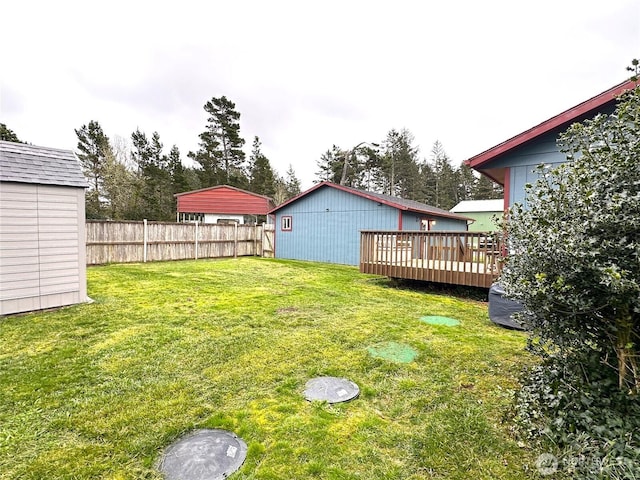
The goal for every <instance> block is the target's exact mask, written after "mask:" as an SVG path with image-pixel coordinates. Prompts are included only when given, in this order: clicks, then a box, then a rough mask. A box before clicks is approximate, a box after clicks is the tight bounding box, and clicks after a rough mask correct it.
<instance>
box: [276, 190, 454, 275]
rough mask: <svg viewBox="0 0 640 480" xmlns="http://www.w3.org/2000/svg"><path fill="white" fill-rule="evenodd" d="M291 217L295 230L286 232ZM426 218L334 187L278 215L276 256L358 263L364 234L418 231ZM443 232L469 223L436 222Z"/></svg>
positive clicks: (318, 191) (317, 193)
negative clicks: (284, 225)
mask: <svg viewBox="0 0 640 480" xmlns="http://www.w3.org/2000/svg"><path fill="white" fill-rule="evenodd" d="M282 217H290V218H291V230H283V229H282ZM423 218H425V216H424V215H421V214H417V213H412V212H406V211H405V212H403V211H400V210H398V209H397V208H394V207H391V206H389V205H385V204H383V203H381V202H377V201H374V200H370V199H367V198H363V197H361V196H358V195H354V194H351V193H349V192H345V191H343V190H339V189H335V188H320V189H317V190H315V191H312V192H311V193H309V194H307V195H305V196H304V197H301V198H299V199H298V200H296V201H295V202H291V203H290V204H288V205H285V206H284V207H282V208H280V209H279V210H278V211H277V212H276V224H275V228H276V257H277V258H287V259H295V260H309V261H316V262H327V263H337V264H344V265H358V264H359V261H360V231H361V230H370V229H385V230H397V229H398V228H399V226H400V223H401V224H402V230H419V229H420V224H421V220H422V219H423ZM437 225H438V229H442V230H446V229H451V230H461V229H465V228H466V222H465V221H460V220H455V219H444V218H443V219H441V218H438V219H437Z"/></svg>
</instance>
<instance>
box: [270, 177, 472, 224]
mask: <svg viewBox="0 0 640 480" xmlns="http://www.w3.org/2000/svg"><path fill="white" fill-rule="evenodd" d="M320 188H334V189H336V190H341V191H343V192H348V193H351V194H353V195H357V196H359V197H363V198H367V199H369V200H372V201H374V202H379V203H382V204H384V205H388V206H390V207H393V208H397V209H398V210H404V211H409V212H416V213H421V214H424V215H429V216H434V217H446V218H453V219H457V220H473V219H472V218H468V217H463V216H462V215H457V214H455V213H451V212H449V211H448V210H443V209H441V208H437V207H432V206H430V205H427V204H424V203H420V202H416V201H415V200H406V199H404V198H400V197H394V196H393V195H385V194H382V193H375V192H367V191H365V190H358V189H357V188H352V187H346V186H344V185H338V184H335V183H332V182H321V183H318V184H316V185H314V186H313V187H311V188H310V189H309V190H306V191H304V192H302V193H301V194H299V195H297V196H295V197H293V198H291V199H289V200H288V201H286V202H284V203H282V204H280V205H278V206H277V207H276V208H274V209H273V210H271V211H270V212H269V213H275V212H277V211H278V210H280V209H281V208H283V207H284V206H286V205H289V204H291V203H293V202H296V201H297V200H299V199H300V198H302V197H304V196H306V195H309V194H310V193H312V192H314V191H316V190H318V189H320Z"/></svg>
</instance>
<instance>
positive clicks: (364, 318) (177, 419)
mask: <svg viewBox="0 0 640 480" xmlns="http://www.w3.org/2000/svg"><path fill="white" fill-rule="evenodd" d="M88 283H89V285H88V286H89V294H90V296H91V297H92V298H93V299H94V300H95V303H92V304H86V305H79V306H74V307H69V308H64V309H60V310H57V311H52V312H44V313H36V314H29V315H23V316H13V317H8V318H2V319H0V478H3V479H4V478H11V479H14V478H15V479H18V478H19V479H23V478H24V479H57V478H65V479H72V478H73V479H94V478H105V479H125V478H161V475H160V474H159V473H158V471H157V470H156V462H157V460H158V458H159V455H160V453H161V451H162V449H163V448H164V447H165V446H167V445H168V444H170V443H171V442H172V441H173V440H175V439H176V438H178V437H180V436H181V435H183V434H185V433H187V432H189V431H191V430H193V429H197V428H223V429H228V430H231V431H233V432H235V433H236V434H237V435H239V436H241V437H242V438H243V439H244V440H245V442H246V443H247V445H248V447H249V450H248V455H247V460H246V461H245V463H244V465H243V466H242V468H241V469H240V470H239V471H238V472H236V473H235V474H233V475H232V477H231V479H233V480H236V479H283V480H286V479H308V478H322V479H371V480H374V479H375V480H379V479H398V480H400V479H403V480H406V479H427V478H434V479H474V480H479V479H492V480H493V479H526V478H537V477H536V476H535V475H534V472H535V468H534V466H533V464H534V462H535V457H536V454H535V452H530V451H528V450H527V449H523V448H519V447H518V446H517V445H516V442H515V441H514V440H513V439H512V438H511V437H510V436H509V434H508V430H509V427H508V425H505V424H503V423H502V416H503V412H504V411H505V408H506V407H507V406H508V404H509V402H510V399H511V395H512V391H513V389H514V388H516V386H517V384H516V379H517V375H518V372H519V370H520V367H521V365H523V364H524V362H526V361H529V360H528V357H527V355H526V354H525V353H524V352H523V348H524V345H525V337H524V335H523V334H522V333H519V332H514V331H509V330H505V329H502V328H499V327H497V326H495V325H493V324H492V323H491V322H490V321H489V320H488V316H487V306H486V304H484V303H481V302H477V301H472V300H464V299H458V298H453V297H450V296H446V295H443V294H430V293H426V292H425V291H419V290H417V289H399V288H394V287H393V286H392V285H391V283H390V282H389V281H388V280H386V279H383V278H378V277H373V276H368V275H361V274H360V273H358V271H357V269H355V268H353V267H345V266H336V265H326V264H317V263H307V262H293V261H279V260H267V259H260V258H242V259H238V260H218V261H206V260H201V261H185V262H167V263H153V264H135V265H110V266H104V267H93V268H90V269H89V270H88ZM425 315H442V316H447V317H452V318H455V319H458V320H460V321H461V325H460V326H454V327H448V326H432V325H428V324H426V323H424V322H421V321H420V317H422V316H425ZM384 342H397V343H401V344H406V345H408V346H410V347H411V348H413V349H414V350H415V352H416V353H417V357H416V358H415V359H414V360H413V361H412V362H410V363H401V362H398V361H395V362H394V361H390V360H387V359H382V358H376V357H373V356H372V355H371V354H370V353H369V351H368V348H370V347H378V348H379V347H381V346H382V345H383V344H384ZM320 375H330V376H339V377H347V378H349V379H350V380H352V381H354V382H356V383H357V384H358V385H359V386H360V390H361V394H360V396H359V397H358V398H357V399H355V400H353V401H352V402H348V403H341V404H334V405H328V404H326V403H321V402H313V403H310V402H307V401H306V400H304V398H303V397H302V392H303V390H304V385H305V382H306V381H307V380H309V379H310V378H312V377H315V376H320Z"/></svg>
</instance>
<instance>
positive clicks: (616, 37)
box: [0, 0, 640, 188]
mask: <svg viewBox="0 0 640 480" xmlns="http://www.w3.org/2000/svg"><path fill="white" fill-rule="evenodd" d="M3 17H4V19H5V20H3V28H2V30H1V31H0V40H1V42H2V45H10V47H9V48H7V49H6V54H5V56H4V59H3V66H2V69H1V70H0V122H3V123H6V124H7V125H8V126H9V128H11V129H13V130H14V131H15V132H16V133H17V134H18V136H20V137H21V138H23V139H25V140H27V141H30V142H32V143H35V144H42V145H48V146H54V147H62V148H75V145H76V137H75V133H74V129H75V128H79V127H80V126H81V125H82V124H85V123H87V122H88V121H89V120H92V119H95V120H98V121H99V122H100V123H101V125H102V126H103V128H104V130H105V131H106V133H107V134H108V135H110V136H116V135H119V136H123V137H129V136H130V134H131V132H132V131H133V130H135V128H140V129H141V130H143V131H145V132H147V133H151V132H153V131H158V132H159V133H160V136H161V139H162V140H163V142H164V144H165V146H167V148H168V147H169V146H171V145H172V144H177V145H178V146H179V147H180V149H181V151H182V153H183V155H184V156H185V157H186V153H187V152H188V151H189V150H193V149H195V148H196V147H197V142H198V134H199V133H200V132H201V131H202V130H203V128H204V125H205V122H206V115H205V112H204V111H203V109H202V106H203V105H204V103H205V102H206V101H207V100H209V99H210V98H211V97H214V96H221V95H225V96H227V98H229V99H230V100H232V101H234V102H235V103H236V106H237V109H238V110H239V111H240V113H241V132H242V135H243V136H244V138H245V140H246V151H247V152H249V150H250V146H251V142H252V139H253V137H254V136H255V135H258V136H259V137H260V138H261V140H262V142H263V150H264V152H265V154H266V155H267V156H268V157H269V158H270V160H271V162H272V164H273V166H274V167H275V168H276V169H277V170H278V171H279V172H280V173H281V174H284V172H285V171H286V169H287V167H288V165H289V164H292V165H293V166H294V169H295V171H296V173H297V175H298V177H300V179H301V180H302V184H303V187H305V188H306V187H310V186H311V184H312V181H313V179H314V173H315V171H316V170H317V167H316V163H315V162H316V160H317V159H318V158H319V157H320V155H321V154H322V153H323V152H324V151H326V150H327V149H329V148H331V146H332V145H333V144H337V145H339V146H341V147H343V148H350V147H352V146H354V145H355V144H357V143H359V142H361V141H374V142H375V141H381V140H382V139H383V138H384V136H385V135H386V133H387V132H388V131H389V130H390V129H392V128H397V129H399V128H407V129H409V130H410V131H411V132H412V133H413V134H414V135H415V138H416V143H417V144H418V145H419V146H420V148H421V152H422V154H423V155H424V156H428V154H429V151H430V149H431V146H432V144H433V142H434V141H435V140H440V141H441V142H442V143H443V145H444V148H445V150H446V151H447V152H448V153H449V156H450V157H451V158H452V160H453V161H454V162H455V163H459V162H460V161H462V160H464V159H465V158H468V157H470V156H472V155H474V154H476V153H479V152H480V151H482V150H485V149H487V148H489V147H491V146H493V145H495V144H497V143H499V142H501V141H503V140H505V139H507V138H508V137H511V136H513V135H515V134H517V133H519V132H521V131H523V130H525V129H527V128H529V127H531V126H533V125H535V124H537V123H539V122H541V121H543V120H545V119H547V118H549V117H550V116H553V115H555V114H557V113H559V112H560V111H562V110H564V109H567V108H569V107H571V106H573V105H575V104H577V103H580V102H582V101H584V100H586V99H587V98H589V97H591V96H593V95H596V94H598V93H600V92H602V91H604V90H606V89H607V88H609V87H611V86H613V85H614V84H616V83H618V82H620V81H622V80H624V78H625V76H626V72H625V70H624V68H625V66H626V65H627V64H628V63H629V62H630V60H631V59H632V58H634V57H638V56H640V52H638V47H639V46H640V33H639V32H640V30H639V28H640V6H638V4H637V2H636V1H635V0H610V1H609V2H607V3H606V4H603V3H602V2H601V1H597V2H596V1H578V0H569V1H563V2H557V1H554V2H552V1H550V0H543V1H539V2H535V3H529V4H522V3H518V2H512V1H509V2H507V1H487V2H475V1H460V2H438V3H437V4H433V2H412V1H409V0H401V1H396V2H380V1H378V2H363V1H349V2H344V1H342V2H337V1H334V0H331V1H325V2H318V3H315V4H311V3H309V2H293V1H290V2H289V1H270V2H260V1H257V0H246V1H239V2H220V1H212V2H207V3H206V4H204V3H202V2H196V1H183V2H175V3H174V4H165V3H157V2H140V1H138V2H124V1H121V0H117V1H113V2H109V3H105V4H101V6H99V7H97V6H96V5H95V4H94V3H92V2H73V1H58V2H46V1H29V0H25V1H22V2H10V3H9V4H8V5H7V6H4V7H3ZM6 19H10V20H8V21H7V20H6ZM3 53H5V52H3Z"/></svg>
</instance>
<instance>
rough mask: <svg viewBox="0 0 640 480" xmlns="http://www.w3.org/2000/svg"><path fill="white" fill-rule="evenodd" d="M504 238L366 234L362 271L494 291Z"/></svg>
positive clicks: (362, 236)
mask: <svg viewBox="0 0 640 480" xmlns="http://www.w3.org/2000/svg"><path fill="white" fill-rule="evenodd" d="M501 252H502V245H501V242H500V238H499V237H498V236H495V235H493V234H491V233H487V232H422V231H413V232H412V231H363V232H361V234H360V271H361V272H363V273H373V274H377V275H385V276H387V277H393V278H407V279H412V280H424V281H429V282H440V283H449V284H454V285H467V286H474V287H490V286H491V284H492V283H493V282H495V280H496V279H497V277H498V276H499V275H500V269H501V266H502V262H501V261H500V258H501Z"/></svg>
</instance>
